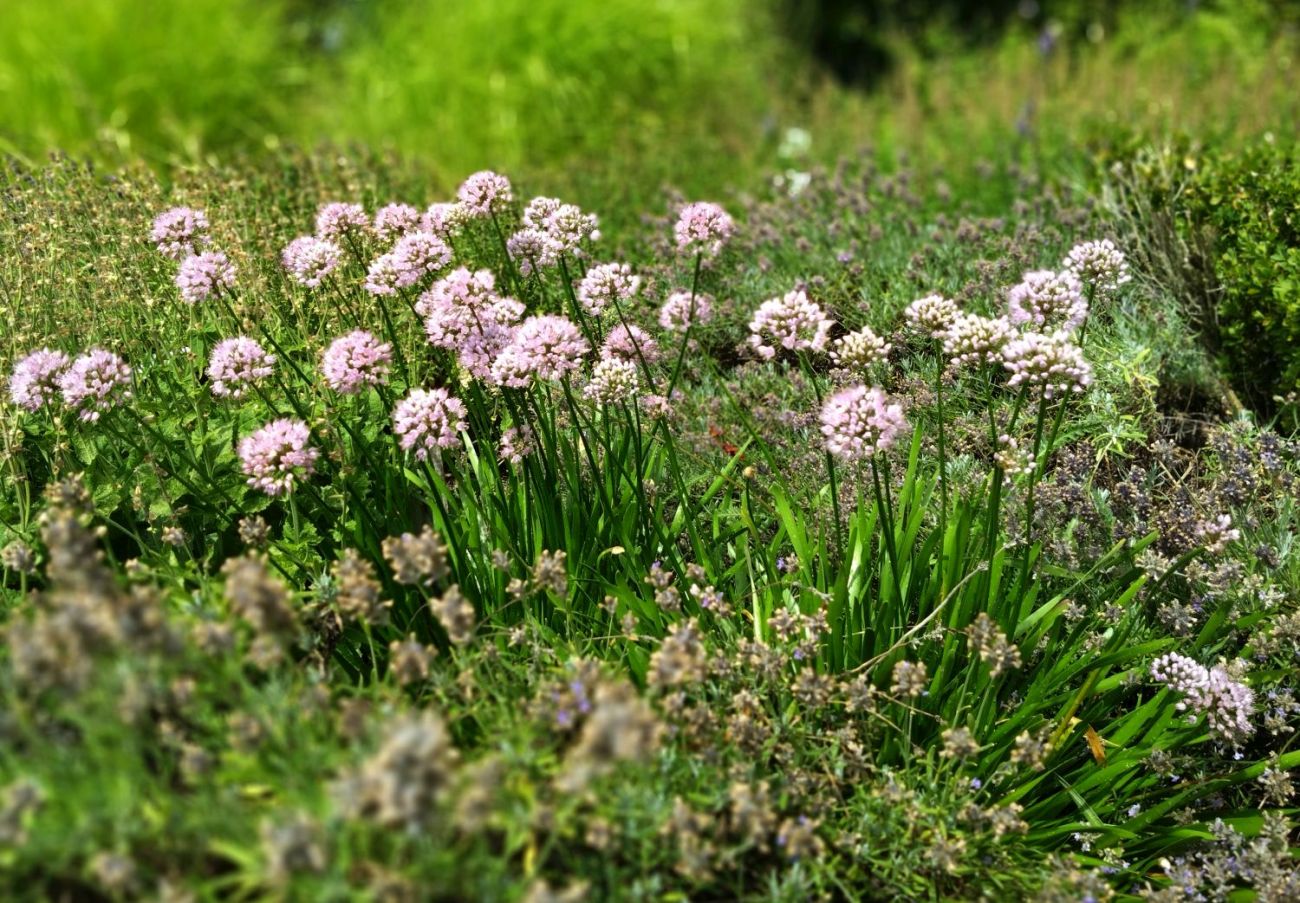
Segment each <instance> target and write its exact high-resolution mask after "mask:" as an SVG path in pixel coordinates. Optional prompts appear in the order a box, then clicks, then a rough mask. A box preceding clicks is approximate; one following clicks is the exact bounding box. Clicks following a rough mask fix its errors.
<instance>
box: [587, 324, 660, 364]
mask: <svg viewBox="0 0 1300 903" xmlns="http://www.w3.org/2000/svg"><path fill="white" fill-rule="evenodd" d="M600 356H601V357H602V358H608V357H616V358H619V359H620V360H625V361H633V362H637V363H640V362H641V361H644V362H645V363H646V364H647V365H649V364H654V363H658V362H659V360H660V358H662V357H663V353H662V352H661V351H660V350H659V343H658V342H656V341H655V340H654V338H653V337H652V336H651V335H650V334H649V333H648V332H646V331H645V330H644V329H642V328H641V327H640V326H637V325H636V324H634V323H627V324H619V325H618V326H615V327H614V328H613V329H611V330H610V331H609V332H608V333H606V334H605V341H604V343H603V344H602V345H601V346H600Z"/></svg>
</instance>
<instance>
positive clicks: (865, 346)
mask: <svg viewBox="0 0 1300 903" xmlns="http://www.w3.org/2000/svg"><path fill="white" fill-rule="evenodd" d="M893 347H894V346H893V345H891V344H890V343H889V342H887V341H885V340H884V339H883V338H881V337H880V336H878V335H876V333H875V330H873V329H872V328H871V327H870V326H864V327H862V328H861V329H859V330H858V331H857V332H850V333H849V334H848V335H845V336H841V337H840V338H838V339H836V340H835V346H834V348H833V350H832V351H831V360H832V361H834V362H835V366H837V367H839V368H841V369H843V370H853V371H857V372H861V371H863V370H866V369H868V368H869V367H871V366H872V365H873V364H883V363H884V362H885V361H887V360H888V359H889V352H890V351H891V350H892V349H893Z"/></svg>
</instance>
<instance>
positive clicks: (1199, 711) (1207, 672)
mask: <svg viewBox="0 0 1300 903" xmlns="http://www.w3.org/2000/svg"><path fill="white" fill-rule="evenodd" d="M1151 676H1152V677H1153V678H1154V679H1155V680H1156V681H1157V682H1159V683H1162V684H1164V685H1165V686H1167V687H1168V688H1169V689H1171V690H1173V691H1174V692H1176V693H1181V694H1182V695H1183V700H1182V701H1181V702H1179V703H1178V705H1177V708H1178V710H1179V711H1180V712H1182V711H1187V710H1191V712H1192V715H1193V717H1195V716H1196V715H1204V716H1205V720H1206V723H1207V724H1209V726H1210V729H1211V730H1212V731H1214V732H1215V733H1216V734H1218V735H1219V737H1221V738H1222V739H1224V740H1228V741H1230V742H1232V743H1234V744H1236V743H1238V742H1240V741H1242V740H1244V739H1245V738H1247V737H1249V736H1250V735H1251V734H1252V733H1254V730H1255V728H1254V727H1253V726H1252V725H1251V723H1250V715H1251V713H1252V712H1253V711H1254V708H1255V691H1254V690H1252V689H1251V688H1250V687H1248V686H1246V685H1245V684H1243V683H1241V682H1239V681H1236V680H1234V679H1233V678H1232V675H1230V674H1229V673H1228V671H1227V670H1226V669H1224V668H1223V667H1222V666H1221V665H1215V666H1214V667H1213V668H1206V667H1205V666H1204V665H1201V664H1198V663H1197V662H1196V661H1195V660H1194V659H1190V658H1188V657H1187V656H1185V655H1179V654H1178V653H1177V652H1171V653H1169V654H1167V655H1162V656H1161V657H1160V658H1158V659H1156V660H1155V661H1154V662H1152V663H1151Z"/></svg>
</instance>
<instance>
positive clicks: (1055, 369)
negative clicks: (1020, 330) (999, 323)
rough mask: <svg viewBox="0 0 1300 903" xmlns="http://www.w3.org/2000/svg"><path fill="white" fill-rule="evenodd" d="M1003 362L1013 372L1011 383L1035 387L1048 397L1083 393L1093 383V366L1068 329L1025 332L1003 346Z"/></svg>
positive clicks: (1008, 381)
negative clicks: (1062, 330)
mask: <svg viewBox="0 0 1300 903" xmlns="http://www.w3.org/2000/svg"><path fill="white" fill-rule="evenodd" d="M1002 364H1003V366H1004V367H1006V368H1007V370H1009V371H1010V372H1011V378H1010V379H1009V380H1007V385H1009V386H1012V387H1016V386H1030V387H1034V388H1037V389H1040V390H1041V391H1042V392H1043V394H1044V395H1045V396H1046V397H1047V398H1053V397H1055V396H1056V395H1058V394H1061V393H1065V392H1082V391H1083V390H1084V389H1086V388H1088V386H1089V384H1090V383H1091V382H1092V366H1091V365H1090V364H1089V363H1088V361H1087V359H1086V358H1084V356H1083V351H1082V350H1081V349H1080V348H1079V346H1078V345H1076V344H1074V343H1073V342H1071V341H1070V337H1069V335H1068V334H1067V333H1064V332H1058V333H1054V334H1052V335H1045V334H1043V333H1041V332H1026V333H1024V334H1023V335H1022V336H1020V338H1018V339H1013V340H1012V341H1010V342H1008V343H1007V345H1006V347H1005V348H1003V349H1002Z"/></svg>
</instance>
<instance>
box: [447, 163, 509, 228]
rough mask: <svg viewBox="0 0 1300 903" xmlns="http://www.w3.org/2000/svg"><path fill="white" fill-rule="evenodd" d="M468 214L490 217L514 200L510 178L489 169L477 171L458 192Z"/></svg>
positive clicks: (462, 184) (475, 216) (457, 195)
mask: <svg viewBox="0 0 1300 903" xmlns="http://www.w3.org/2000/svg"><path fill="white" fill-rule="evenodd" d="M456 197H457V198H458V199H459V200H460V204H461V207H462V208H464V210H465V213H466V215H468V216H470V217H474V218H487V217H490V216H491V215H492V213H493V211H494V210H496V209H497V208H498V207H500V206H502V205H503V204H509V203H510V202H511V201H512V200H514V192H513V191H512V190H511V188H510V180H509V179H507V178H506V177H505V176H503V175H500V174H498V173H495V172H491V171H489V170H482V171H480V172H476V173H474V174H473V175H471V176H470V177H469V178H467V179H466V180H465V181H464V182H463V183H461V186H460V190H459V191H457V192H456Z"/></svg>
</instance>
